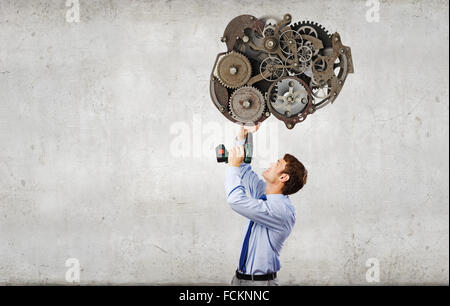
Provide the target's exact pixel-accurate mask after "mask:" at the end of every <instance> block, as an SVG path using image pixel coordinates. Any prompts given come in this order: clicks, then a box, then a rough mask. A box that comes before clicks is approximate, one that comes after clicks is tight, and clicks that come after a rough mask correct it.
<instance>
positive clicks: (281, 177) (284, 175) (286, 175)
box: [280, 173, 289, 183]
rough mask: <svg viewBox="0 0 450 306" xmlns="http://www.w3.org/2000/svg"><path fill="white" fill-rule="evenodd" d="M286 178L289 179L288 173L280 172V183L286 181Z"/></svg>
mask: <svg viewBox="0 0 450 306" xmlns="http://www.w3.org/2000/svg"><path fill="white" fill-rule="evenodd" d="M288 180H289V174H287V173H282V174H281V175H280V181H281V182H282V183H284V182H287V181H288Z"/></svg>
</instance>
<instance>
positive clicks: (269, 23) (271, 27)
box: [263, 18, 277, 37]
mask: <svg viewBox="0 0 450 306" xmlns="http://www.w3.org/2000/svg"><path fill="white" fill-rule="evenodd" d="M276 26H277V21H276V20H275V19H272V18H270V19H267V20H266V22H265V25H264V30H263V37H266V36H273V35H275V28H276Z"/></svg>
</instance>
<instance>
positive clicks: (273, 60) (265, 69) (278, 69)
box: [259, 56, 284, 82]
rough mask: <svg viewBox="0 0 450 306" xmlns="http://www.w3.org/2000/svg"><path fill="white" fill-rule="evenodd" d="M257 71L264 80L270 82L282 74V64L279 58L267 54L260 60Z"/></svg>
mask: <svg viewBox="0 0 450 306" xmlns="http://www.w3.org/2000/svg"><path fill="white" fill-rule="evenodd" d="M259 71H260V73H261V76H262V77H263V79H264V80H266V81H269V82H272V81H275V80H276V79H278V78H280V77H282V76H283V75H284V65H283V62H282V61H281V60H280V59H279V58H277V57H272V56H269V57H267V58H266V59H264V60H263V61H262V62H261V64H260V66H259Z"/></svg>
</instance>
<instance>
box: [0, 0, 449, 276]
mask: <svg viewBox="0 0 450 306" xmlns="http://www.w3.org/2000/svg"><path fill="white" fill-rule="evenodd" d="M367 4H368V5H369V6H366V1H356V0H354V1H313V0H311V1H261V2H259V1H193V0H189V1H140V0H134V1H131V0H130V1H125V0H123V1H119V0H110V1H106V0H105V1H100V0H99V1H88V0H80V21H79V22H72V23H70V22H68V20H69V21H71V19H70V18H69V19H66V13H67V10H68V9H69V8H68V7H66V1H65V0H54V1H28V0H19V1H8V0H1V1H0V148H1V149H0V284H28V283H33V284H36V283H40V284H55V283H57V284H67V282H66V273H67V271H68V269H71V268H72V267H74V266H69V267H66V265H65V263H66V261H67V259H68V258H75V259H76V260H78V262H79V264H80V269H81V270H80V282H81V283H82V284H119V283H130V284H136V283H138V284H142V283H145V284H169V283H183V284H186V283H202V284H204V283H210V284H212V283H215V284H226V283H229V281H230V280H231V277H232V274H233V272H234V270H235V267H236V264H237V261H238V256H239V252H240V247H241V241H242V234H243V232H244V231H245V225H246V221H245V220H244V218H242V217H240V216H239V215H237V214H236V213H234V212H233V211H232V210H231V209H230V208H229V207H228V206H227V204H226V202H225V192H224V187H223V179H224V171H225V165H217V164H216V163H215V160H214V153H213V150H212V148H213V146H214V145H215V144H218V143H220V142H226V143H230V142H231V138H232V135H233V133H234V132H235V130H236V126H234V125H233V124H231V123H228V122H226V119H225V118H224V117H222V116H221V115H220V113H219V112H218V111H217V110H216V109H215V108H214V106H213V104H212V103H211V101H210V97H209V92H208V84H209V83H208V82H209V73H210V71H211V68H212V65H213V61H214V59H215V56H216V54H217V53H219V52H223V51H224V50H225V46H224V45H223V44H222V43H220V41H219V37H220V36H221V34H222V33H223V30H224V28H225V26H226V24H227V23H228V22H229V21H230V20H231V19H232V18H233V17H235V16H237V15H240V14H243V13H250V14H253V15H255V16H257V17H261V16H267V15H269V16H274V17H277V18H280V17H282V15H283V14H284V13H286V12H289V13H291V14H292V16H293V20H295V21H300V20H305V19H309V20H314V21H317V22H319V23H321V24H323V25H324V26H325V27H327V28H328V29H329V30H330V31H338V32H339V33H340V34H341V36H342V40H343V42H344V44H345V45H348V46H350V47H351V48H352V53H353V61H354V65H355V72H356V73H355V74H353V75H350V76H349V77H348V79H347V82H346V84H345V86H344V89H343V91H342V92H341V94H340V96H339V97H338V99H337V101H336V102H335V103H334V104H333V105H330V106H328V107H326V108H324V109H323V110H320V111H318V112H316V113H315V114H314V115H312V116H310V117H308V119H307V120H306V121H305V122H304V123H302V124H300V125H298V126H297V127H296V128H295V129H294V130H287V129H286V128H285V127H284V125H283V124H282V123H281V122H280V121H278V120H276V119H275V118H274V117H271V118H269V119H268V120H266V121H265V122H264V124H263V126H262V128H261V131H260V132H258V133H259V134H257V135H255V144H256V146H257V148H256V152H255V154H256V156H255V159H254V168H255V170H256V171H257V172H258V173H260V172H261V170H262V169H263V168H264V167H265V166H266V165H267V164H268V162H269V161H270V160H271V159H276V158H277V157H280V156H282V154H283V153H285V152H290V153H292V154H294V155H296V156H298V157H299V158H300V159H301V160H302V161H303V162H304V164H305V165H306V166H307V168H308V169H309V173H310V177H309V181H308V184H307V185H306V186H305V188H304V189H303V190H302V191H301V192H300V193H298V194H296V195H294V196H292V197H291V199H292V201H293V203H294V205H295V206H296V209H297V223H296V225H295V227H294V230H293V232H292V234H291V236H290V237H289V238H288V240H287V241H286V244H285V246H284V249H283V251H282V254H281V264H282V269H281V271H280V273H279V279H280V282H281V284H363V285H364V284H369V283H368V282H367V280H366V271H367V270H368V267H366V263H367V262H368V259H370V258H376V259H377V260H378V262H379V271H380V282H379V283H380V284H448V276H449V227H448V222H449V214H448V209H449V192H448V184H449V174H448V173H449V171H448V170H449V164H448V153H449V145H448V144H449V143H448V137H449V133H448V132H449V116H448V115H449V113H448V111H449V104H448V93H449V92H448V73H449V71H448V67H449V53H448V51H449V49H448V43H449V39H448V17H449V16H448V2H447V1H381V2H380V7H379V21H378V22H369V21H373V20H372V19H370V18H369V19H367V18H366V13H367V11H368V10H370V9H374V5H373V3H372V2H371V1H369V2H368V3H367ZM180 147H181V148H182V149H183V151H179V150H178V149H177V148H180ZM369 262H370V261H369ZM68 264H70V262H69V263H68Z"/></svg>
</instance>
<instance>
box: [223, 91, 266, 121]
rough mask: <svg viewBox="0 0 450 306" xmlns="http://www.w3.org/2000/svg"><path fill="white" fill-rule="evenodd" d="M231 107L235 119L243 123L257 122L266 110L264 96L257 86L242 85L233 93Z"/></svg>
mask: <svg viewBox="0 0 450 306" xmlns="http://www.w3.org/2000/svg"><path fill="white" fill-rule="evenodd" d="M229 109H230V114H231V116H232V117H233V118H234V119H235V120H237V121H239V122H242V123H256V122H257V121H258V119H260V118H261V116H262V115H263V114H264V111H265V102H264V96H263V94H262V93H261V92H260V91H259V90H258V89H257V88H255V87H252V86H244V87H241V88H239V89H236V90H235V91H234V92H233V94H232V95H231V97H230V102H229Z"/></svg>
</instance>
